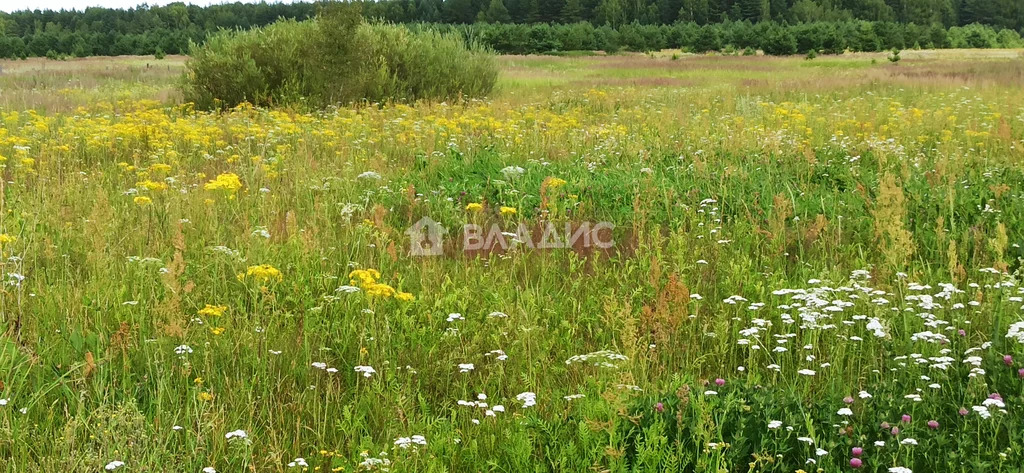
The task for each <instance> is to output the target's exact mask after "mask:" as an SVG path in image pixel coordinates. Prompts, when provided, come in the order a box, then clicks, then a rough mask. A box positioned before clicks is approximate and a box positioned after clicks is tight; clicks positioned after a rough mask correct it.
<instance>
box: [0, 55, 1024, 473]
mask: <svg viewBox="0 0 1024 473" xmlns="http://www.w3.org/2000/svg"><path fill="white" fill-rule="evenodd" d="M953 54H955V53H953V52H950V53H948V55H940V56H938V57H915V56H914V55H911V54H907V55H906V56H905V58H904V60H903V61H901V62H900V64H899V65H898V66H891V65H889V64H877V65H870V64H869V66H865V65H864V63H865V59H864V58H863V57H860V56H853V57H847V56H843V57H839V58H827V57H819V58H818V59H815V60H814V61H811V63H813V64H814V65H815V67H805V64H808V62H807V61H804V60H803V59H802V58H795V57H794V58H764V57H755V58H741V57H684V58H681V59H679V60H676V61H672V60H671V59H669V58H657V59H653V58H647V57H637V56H613V57H575V58H553V57H526V58H522V57H515V58H508V57H506V58H501V59H500V62H501V63H502V64H503V73H502V77H501V79H500V81H499V88H498V90H497V91H496V93H495V94H494V96H492V97H491V98H490V99H487V100H473V101H467V102H453V103H434V102H420V103H417V104H414V105H381V106H367V107H361V108H341V109H337V110H329V111H325V112H318V113H297V112H294V111H291V110H263V109H253V108H251V107H241V108H238V109H234V110H229V111H225V112H223V113H201V112H194V111H192V110H191V108H190V107H188V106H182V105H179V104H177V103H176V102H177V101H178V100H179V99H177V98H176V97H175V96H167V97H157V96H153V97H141V96H140V97H136V98H135V99H133V100H130V101H128V102H122V103H116V100H117V98H116V97H111V96H110V95H112V94H111V93H110V92H109V89H107V88H105V87H107V84H108V81H106V80H101V79H99V78H97V77H98V76H97V74H100V72H99V71H106V68H105V66H102V67H91V68H89V69H84V64H79V63H76V62H75V61H69V62H68V63H67V64H69V65H71V66H76V67H83V68H82V69H76V68H72V70H75V71H77V72H73V74H75V75H76V76H75V77H78V78H79V79H80V80H81V83H82V84H95V86H85V85H83V86H82V87H81V88H80V91H79V92H78V94H79V95H77V97H78V99H76V100H84V99H85V98H88V101H87V102H86V103H82V104H80V105H81V106H82V108H81V109H78V106H77V105H76V106H75V107H72V108H70V109H69V108H68V104H59V105H60V106H59V107H55V106H53V105H54V104H53V103H50V102H40V103H38V104H36V105H38V106H35V105H34V104H32V103H28V102H26V103H25V105H24V107H22V108H26V109H28V108H33V109H37V110H38V111H39V112H38V113H35V112H26V111H22V110H19V111H17V113H16V112H15V111H14V110H12V109H10V108H5V109H3V113H2V115H0V157H2V158H0V161H2V165H3V167H4V169H3V172H4V176H5V179H4V180H3V186H2V192H0V196H2V200H0V235H3V236H0V251H2V253H3V263H2V267H0V270H2V280H3V282H4V284H3V286H2V289H0V334H3V335H2V337H0V383H2V385H0V399H3V400H5V401H6V402H5V403H4V405H3V406H0V469H2V470H3V471H10V472H22V471H53V470H64V471H71V472H78V471H83V472H86V471H88V472H94V471H102V470H103V468H104V467H105V466H106V465H108V463H110V462H113V461H122V462H124V466H122V467H119V469H118V471H140V472H141V471H194V472H198V471H201V470H202V469H203V468H205V467H213V468H215V469H216V470H217V471H221V472H235V471H282V472H283V471H302V469H303V467H302V466H299V463H300V462H297V460H296V458H299V457H301V458H303V459H304V460H305V462H306V463H308V465H309V467H308V470H309V471H322V472H323V471H329V470H336V471H366V470H381V469H383V468H384V467H387V468H389V469H390V471H510V472H511V471H516V472H518V471H591V470H598V471H616V472H618V471H666V472H669V471H671V472H675V471H730V472H732V471H735V472H747V471H764V472H787V473H788V472H794V471H797V470H800V469H802V470H805V471H817V470H819V469H820V471H824V472H845V471H849V470H851V467H850V460H851V458H852V453H851V449H852V448H854V447H859V448H863V449H864V452H863V454H862V456H861V457H860V458H861V459H862V461H863V468H862V470H864V471H887V470H888V469H889V468H893V467H907V468H910V469H912V470H913V471H916V472H928V471H943V472H946V471H957V472H968V471H972V472H973V471H1000V472H1013V471H1017V469H1019V467H1018V465H1020V464H1021V463H1022V461H1024V458H1022V453H1021V451H1020V449H1019V445H1020V444H1021V442H1022V441H1024V438H1022V432H1024V430H1022V421H1021V420H1022V419H1021V415H1020V409H1021V402H1022V393H1024V380H1022V378H1021V375H1019V374H1018V373H1019V371H1018V370H1020V369H1021V368H1022V366H1021V364H1020V361H1019V360H1021V359H1024V358H1022V357H1024V349H1022V347H1021V343H1020V342H1019V341H1018V340H1016V339H1014V338H1008V337H1007V334H1008V332H1011V330H1012V329H1011V327H1012V326H1013V324H1015V323H1018V322H1019V321H1021V320H1022V318H1024V314H1022V311H1024V309H1022V306H1024V301H1022V299H1021V298H1022V297H1024V293H1022V291H1021V289H1020V287H1019V286H1018V280H1019V271H1020V267H1021V260H1020V258H1021V256H1022V255H1024V253H1022V251H1021V248H1020V244H1021V243H1022V242H1021V238H1022V236H1021V231H1022V229H1024V205H1022V202H1021V200H1022V198H1024V194H1022V189H1021V182H1024V167H1022V165H1021V163H1022V162H1024V160H1022V159H1021V158H1022V157H1024V156H1022V152H1024V142H1022V139H1024V122H1022V120H1021V119H1022V117H1024V108H1022V107H1021V104H1022V103H1024V101H1022V99H1024V96H1022V92H1021V90H1020V88H1019V87H1018V86H1017V85H1018V84H1015V83H1014V79H1013V78H1014V77H1017V74H1018V71H1019V69H1020V65H1019V64H1018V63H1016V62H1015V61H1013V60H1012V59H1007V60H1000V59H991V60H986V61H978V62H971V61H967V60H965V59H963V58H962V57H958V56H955V55H953ZM90 61H91V60H90ZM818 61H820V62H818ZM111 67H112V68H114V71H115V73H116V71H119V70H121V69H118V68H119V67H130V66H116V65H114V63H111ZM129 70H130V69H129ZM83 71H88V72H83ZM25 74H32V73H31V72H26V73H25ZM124 74H127V72H124ZM28 77H29V76H26V75H22V76H17V77H15V76H12V77H5V78H4V79H3V80H13V81H17V82H12V83H19V84H25V83H27V82H26V81H29V80H30V79H29V78H28ZM680 79H684V80H685V81H686V82H685V83H683V84H680V83H678V82H673V80H680ZM163 80H164V82H160V81H159V80H155V81H154V83H153V87H154V88H153V89H145V90H151V91H152V90H158V89H160V87H161V85H160V84H165V85H168V84H170V80H171V78H170V77H168V78H166V79H163ZM129 82H130V81H129ZM548 85H552V86H553V87H550V88H549V87H547V86H548ZM130 87H135V89H134V90H137V91H139V93H140V94H143V92H142V91H143V90H144V88H143V87H142V86H141V85H140V86H130ZM5 93H6V91H5ZM18 93H24V94H28V93H29V92H28V91H25V90H20V91H19V92H18ZM143 95H144V94H143ZM25 97H28V95H25ZM144 98H157V99H160V100H161V101H159V102H150V101H142V102H137V101H135V100H139V99H144ZM105 99H106V100H105ZM26 100H27V99H26ZM513 167H518V168H521V172H518V173H516V172H513V173H512V174H509V172H510V171H509V168H513ZM218 176H220V177H218ZM234 177H237V178H238V181H237V182H238V187H235V186H234V185H233V183H234V182H235V181H234ZM563 181H564V182H563ZM211 183H214V184H211ZM471 204H479V207H478V206H476V205H471ZM502 207H508V208H512V209H515V212H514V213H512V212H510V211H508V210H507V209H506V211H505V212H504V213H503V212H502V210H501V209H502ZM424 216H430V217H431V218H433V219H434V220H436V221H438V222H440V223H441V224H442V225H443V226H445V227H446V228H447V229H448V231H449V234H448V240H447V245H446V247H445V255H444V256H439V257H415V256H410V255H409V248H410V246H409V238H408V236H407V235H406V233H405V230H406V229H407V228H408V227H409V226H410V225H412V224H413V223H414V222H416V221H418V220H419V219H420V218H421V217H424ZM600 221H608V222H611V223H613V224H614V225H615V229H614V231H612V232H611V235H610V236H611V237H613V238H614V240H615V245H614V246H613V247H612V248H610V249H607V250H603V249H592V248H590V249H588V248H575V249H551V250H541V249H529V248H524V247H522V246H520V247H518V248H515V249H512V250H510V251H493V252H490V253H487V252H483V253H480V252H477V253H466V252H464V251H462V247H461V246H462V242H461V240H460V238H459V234H460V233H461V229H462V227H463V225H466V224H481V225H484V224H492V223H493V224H498V225H499V226H500V227H502V228H503V229H505V230H506V231H510V232H513V233H514V232H515V231H516V229H517V228H518V227H519V225H523V228H526V229H527V230H528V231H532V232H534V236H539V233H540V232H541V231H542V230H543V228H544V226H545V225H546V224H547V223H552V224H556V225H559V226H561V225H564V224H565V223H569V224H570V225H579V224H581V223H583V222H600ZM264 264H265V265H270V266H272V267H273V268H274V269H276V270H278V271H279V272H280V279H278V277H277V276H276V274H274V273H272V272H270V271H269V270H267V269H266V268H264V267H261V266H259V265H264ZM355 269H374V270H378V271H379V277H377V278H375V279H376V280H375V281H373V282H369V281H364V280H360V274H358V273H357V274H351V273H352V271H353V270H355ZM379 284H384V285H387V288H385V287H384V286H380V285H379ZM349 286H353V287H355V286H359V287H360V289H361V290H359V291H356V292H349V291H353V290H354V289H353V288H352V287H349ZM388 288H390V289H393V290H394V291H396V292H404V293H409V294H411V295H412V296H413V300H400V299H399V298H398V297H393V296H392V297H388V296H387V295H385V296H372V295H370V293H380V292H383V293H389V289H388ZM207 305H210V306H214V310H204V309H205V308H206V307H207ZM218 306H223V307H224V308H223V310H221V309H219V308H218ZM217 312H222V313H221V314H220V315H216V313H217ZM497 313H500V314H503V315H504V316H500V315H498V314H497ZM453 314H459V316H458V317H456V316H454V315H453ZM754 347H758V348H754ZM498 350H500V352H499V351H498ZM609 353H611V354H613V355H611V356H609V355H608V354H609ZM588 354H591V355H590V356H589V358H588V357H587V355H588ZM619 355H621V356H619ZM581 356H582V357H583V358H587V359H586V360H582V359H581ZM1004 356H1010V359H1009V360H1008V361H1004ZM971 357H977V358H971ZM921 360H924V361H921ZM321 363H323V364H322V365H321ZM465 364H472V365H473V368H472V369H468V367H465V366H461V367H460V365H465ZM365 366H369V367H372V368H373V370H374V373H372V374H371V375H370V376H368V377H367V376H364V374H363V373H362V372H360V371H358V370H357V367H365ZM328 368H332V369H330V370H329V369H328ZM359 369H362V368H359ZM978 369H982V370H984V372H981V371H978ZM335 370H336V371H335ZM807 370H811V371H813V374H811V371H807ZM718 380H720V382H718ZM935 385H937V386H938V387H935ZM862 392H864V393H869V394H870V397H867V396H865V395H863V394H861V393H862ZM524 393H533V394H534V396H535V397H533V398H531V396H530V395H528V394H524ZM995 393H998V398H999V399H1000V400H999V401H996V400H993V399H994V398H995V397H996V394H995ZM480 394H485V395H486V399H482V398H481V397H480ZM580 395H582V396H580ZM915 396H919V397H920V400H919V401H918V400H916V399H915ZM845 398H850V399H848V400H847V399H845ZM530 399H533V401H530ZM986 400H987V401H986ZM460 401H462V402H460ZM477 402H481V403H487V407H483V406H482V405H479V404H475V403H477ZM534 403H535V404H534ZM986 403H987V404H986ZM999 403H1002V405H1003V407H1002V409H1005V412H1002V411H1000V409H1001V408H1000V407H999V405H998V404H999ZM531 404H532V405H531ZM496 405H501V406H502V407H503V408H504V409H503V410H497V409H494V407H495V406H496ZM488 409H490V410H491V411H492V413H493V416H491V415H488V412H487V411H488ZM843 409H850V411H849V412H846V411H844V410H843ZM961 409H966V411H967V414H966V415H961V413H960V410H961ZM982 413H983V414H984V415H983V414H982ZM847 414H849V415H847ZM904 414H906V415H909V416H911V419H910V420H909V421H906V422H904V421H902V419H901V418H902V416H903V415H904ZM929 421H935V422H937V423H938V427H937V428H934V429H933V428H931V427H929V425H928V422H929ZM776 423H778V426H777V427H776ZM883 423H888V424H889V425H888V426H885V427H883ZM175 426H177V427H180V428H175ZM893 426H897V427H898V429H899V431H898V433H893V432H894V431H893V430H892V428H893ZM236 430H243V431H244V432H245V433H246V437H245V438H227V437H228V435H229V434H230V433H231V432H233V431H236ZM414 435H422V436H423V437H424V438H425V442H426V444H425V445H421V444H417V443H410V446H408V447H401V446H399V444H403V443H405V441H404V440H403V438H406V437H408V438H410V439H409V442H412V439H411V437H412V436H414ZM808 440H809V441H810V442H812V443H809V442H808ZM396 442H397V444H396ZM876 442H883V443H884V446H878V445H877V444H876ZM913 443H916V445H912V444H913ZM817 449H821V450H822V451H824V452H827V454H822V452H819V451H816V450H817ZM808 459H813V460H814V463H809V462H808ZM385 460H386V462H387V464H385V463H384V462H385ZM292 462H295V463H296V466H294V467H290V466H289V463H292ZM361 465H362V466H361Z"/></svg>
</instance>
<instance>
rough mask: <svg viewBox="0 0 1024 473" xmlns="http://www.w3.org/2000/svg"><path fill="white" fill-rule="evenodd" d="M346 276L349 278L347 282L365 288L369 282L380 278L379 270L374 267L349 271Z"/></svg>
mask: <svg viewBox="0 0 1024 473" xmlns="http://www.w3.org/2000/svg"><path fill="white" fill-rule="evenodd" d="M348 278H349V279H351V282H350V283H349V284H352V285H354V286H359V287H362V288H364V289H365V288H366V287H367V286H370V285H371V284H374V283H376V282H377V280H378V279H380V271H377V270H376V269H356V270H353V271H352V272H351V273H348Z"/></svg>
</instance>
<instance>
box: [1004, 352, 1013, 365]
mask: <svg viewBox="0 0 1024 473" xmlns="http://www.w3.org/2000/svg"><path fill="white" fill-rule="evenodd" d="M1003 363H1005V364H1006V366H1013V357H1012V356H1010V355H1003Z"/></svg>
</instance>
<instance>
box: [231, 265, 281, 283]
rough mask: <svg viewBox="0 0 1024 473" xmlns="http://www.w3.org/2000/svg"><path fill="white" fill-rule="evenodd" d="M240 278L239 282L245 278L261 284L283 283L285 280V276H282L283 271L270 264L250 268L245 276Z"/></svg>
mask: <svg viewBox="0 0 1024 473" xmlns="http://www.w3.org/2000/svg"><path fill="white" fill-rule="evenodd" d="M239 276H240V277H239V278H238V279H239V280H242V279H244V278H250V279H255V280H257V281H260V282H270V281H277V282H281V281H282V280H284V275H282V274H281V271H279V270H278V269H277V268H275V267H273V266H271V265H269V264H260V265H256V266H249V269H247V270H246V271H245V275H239Z"/></svg>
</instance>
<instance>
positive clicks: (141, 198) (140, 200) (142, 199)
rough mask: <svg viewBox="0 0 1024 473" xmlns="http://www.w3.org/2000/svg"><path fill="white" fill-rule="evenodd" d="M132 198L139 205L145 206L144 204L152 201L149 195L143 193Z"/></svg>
mask: <svg viewBox="0 0 1024 473" xmlns="http://www.w3.org/2000/svg"><path fill="white" fill-rule="evenodd" d="M132 200H133V201H134V202H135V204H136V205H138V206H139V207H145V206H147V205H149V204H152V203H153V199H150V198H149V197H146V196H144V195H140V196H138V197H136V198H134V199H132Z"/></svg>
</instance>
